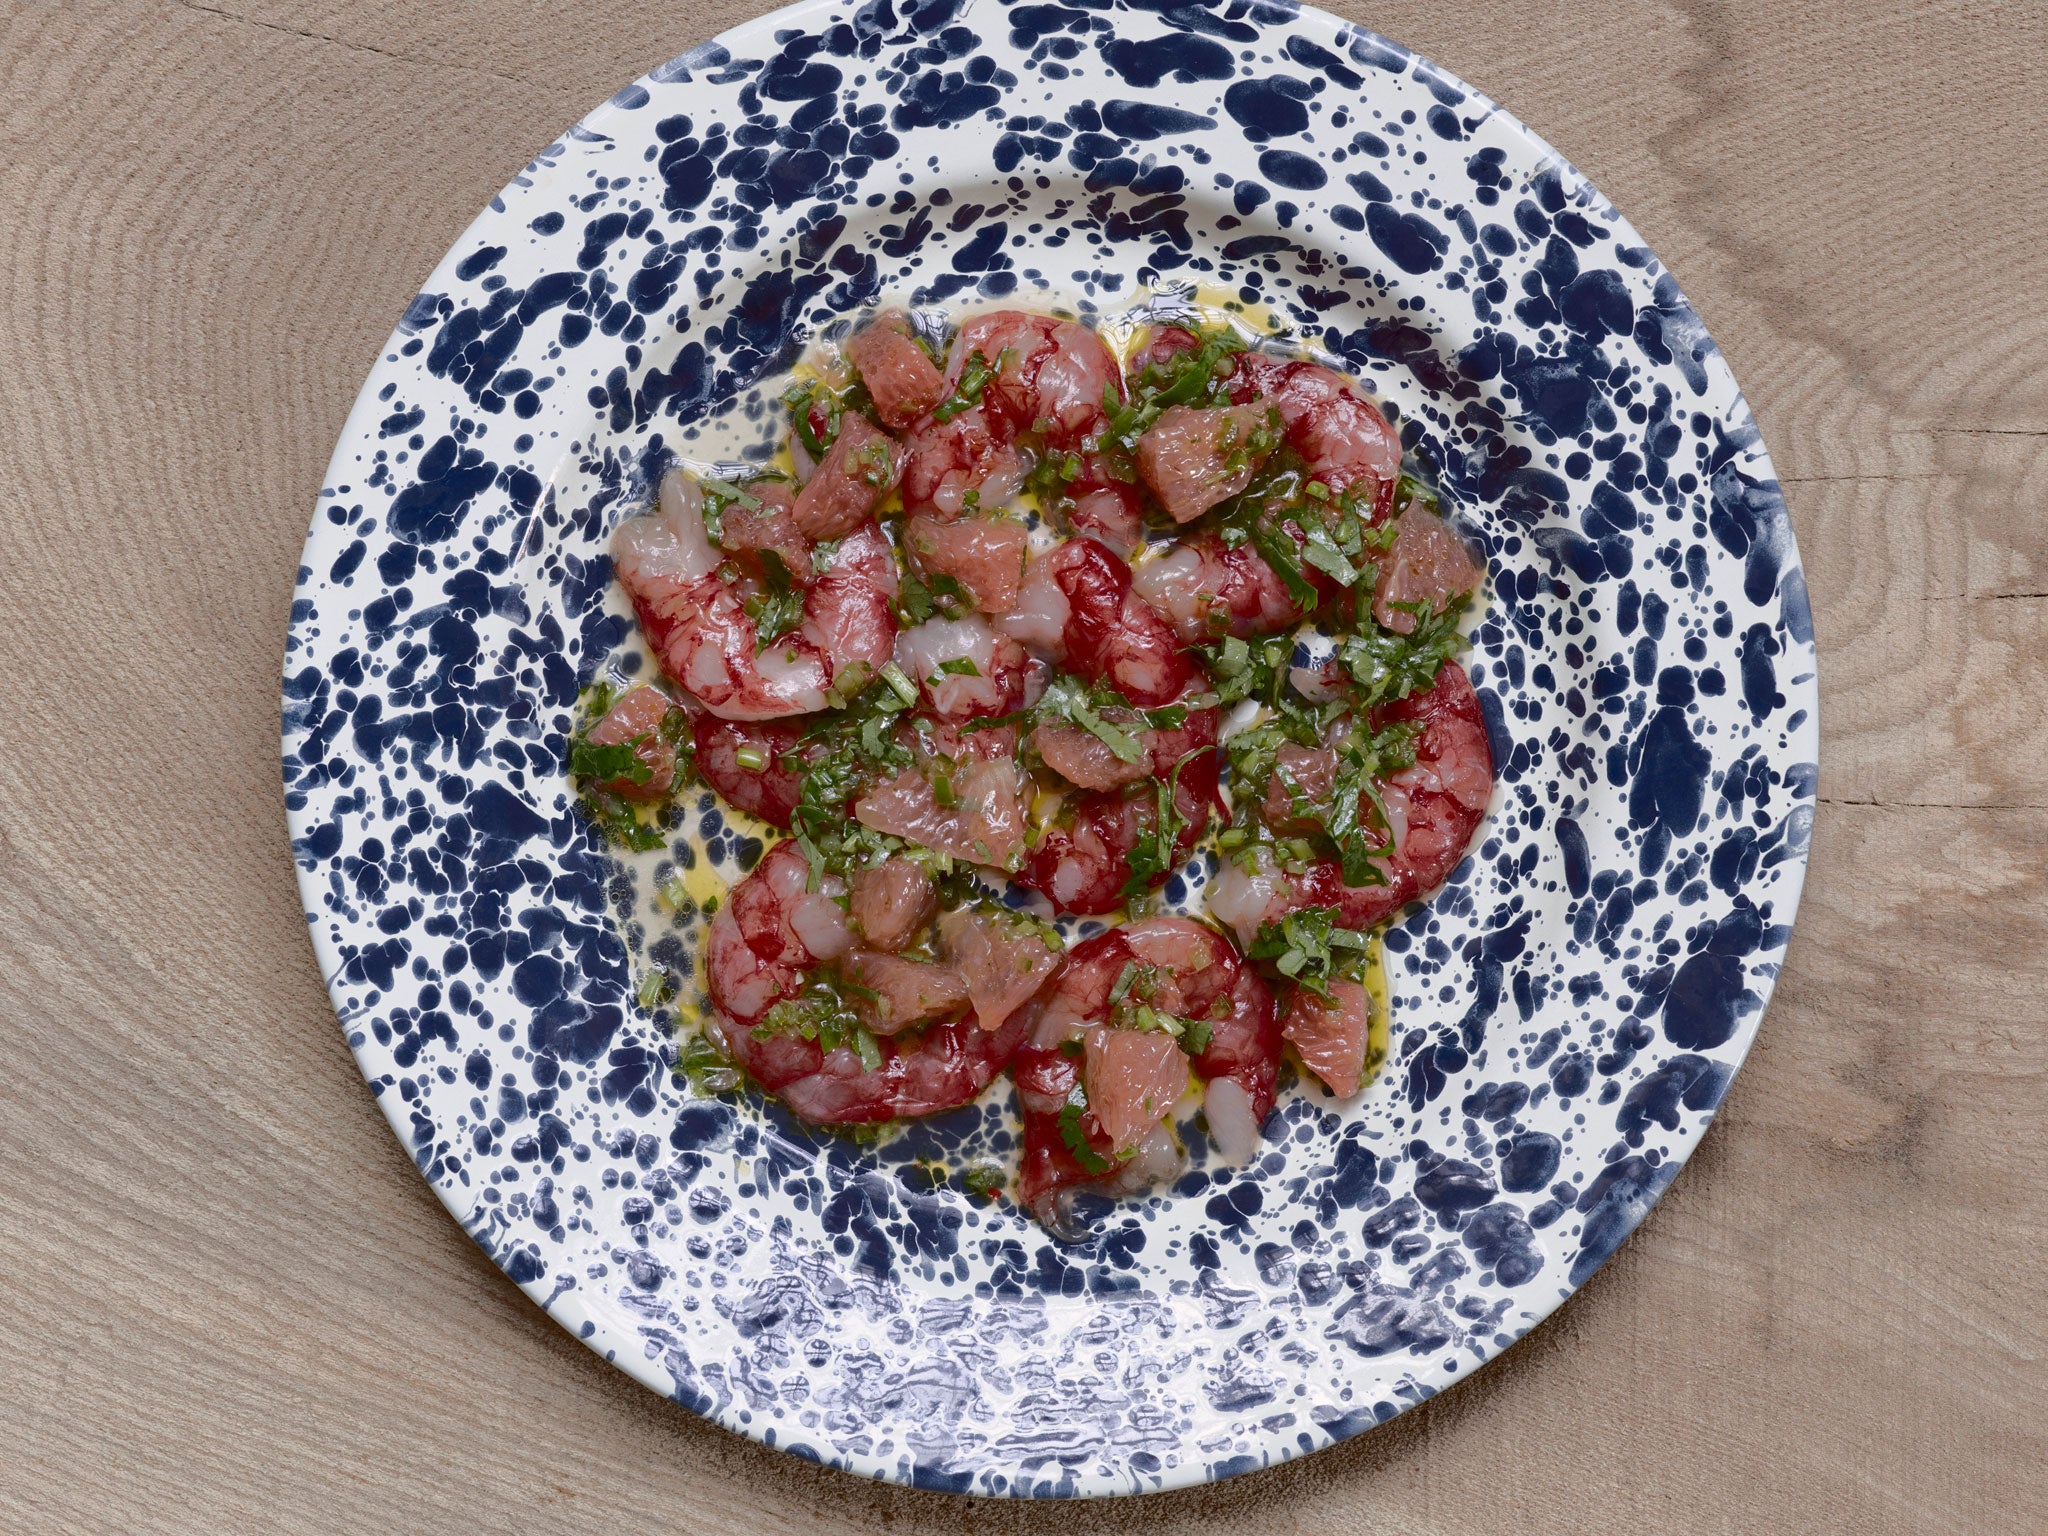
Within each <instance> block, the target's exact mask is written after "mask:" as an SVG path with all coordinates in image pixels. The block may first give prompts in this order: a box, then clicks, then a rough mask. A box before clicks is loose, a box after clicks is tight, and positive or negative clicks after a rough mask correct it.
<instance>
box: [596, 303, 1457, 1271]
mask: <svg viewBox="0 0 2048 1536" xmlns="http://www.w3.org/2000/svg"><path fill="white" fill-rule="evenodd" d="M1177 318H1178V319H1179V320H1180V321H1181V323H1163V322H1156V321H1155V322H1151V323H1136V322H1134V323H1132V324H1130V325H1127V326H1124V327H1122V328H1120V329H1114V330H1112V329H1111V328H1108V327H1105V328H1103V329H1097V328H1094V327H1091V326H1089V325H1085V324H1083V323H1081V322H1079V321H1076V320H1073V319H1063V318H1058V317H1056V316H1053V315H1049V314H1038V313H1030V312H1026V311H1023V310H1015V309H1010V310H1001V311H997V312H994V313H986V314H978V315H974V316H971V317H968V318H965V319H962V320H960V321H959V322H958V323H957V325H950V326H949V325H948V324H947V323H946V322H945V320H944V319H943V317H940V316H938V315H935V314H931V313H923V312H921V313H919V314H916V315H912V314H910V313H907V312H905V311H902V310H888V311H884V312H882V313H880V314H877V315H874V316H872V317H871V318H868V319H866V320H865V322H864V323H861V324H859V325H858V326H857V327H855V328H854V329H853V330H852V331H851V333H850V334H849V335H847V336H846V337H845V338H844V339H843V340H841V341H839V342H836V343H831V344H821V345H820V346H819V347H818V348H817V349H815V350H814V352H813V353H812V354H811V355H810V356H809V357H808V358H807V359H806V361H805V363H804V364H802V365H800V367H799V370H798V374H797V382H795V383H794V384H792V385H791V387H790V388H789V390H788V391H787V392H786V393H785V394H784V395H783V397H782V400H783V404H784V405H785V406H786V407H787V410H788V419H789V430H788V439H787V443H786V451H785V452H783V453H781V454H778V456H777V457H776V459H775V460H774V461H773V463H772V465H769V464H756V465H753V466H751V467H750V468H748V469H747V470H745V471H744V472H742V471H739V470H736V469H733V468H730V467H724V468H722V469H721V470H720V472H718V473H715V474H712V473H702V474H693V473H691V472H688V471H686V470H684V469H680V468H678V469H674V470H671V471H670V472H669V473H668V475H667V476H666V478H664V479H663V480H662V481H661V483H660V487H659V491H658V494H657V496H656V497H655V501H654V505H653V506H652V507H651V508H649V509H647V510H646V511H644V512H642V513H641V514H639V515H637V516H634V517H631V518H630V519H629V520H627V521H626V522H624V523H623V524H621V525H620V526H619V527H618V529H617V531H616V533H615V534H614V536H613V541H612V558H613V563H614V570H615V573H616V576H617V579H618V582H619V584H620V586H621V588H622V589H623V591H624V594H625V596H626V597H627V598H628V599H629V600H630V601H631V603H632V607H633V611H634V613H635V614H636V616H637V618H638V621H639V627H640V633H641V637H642V639H643V640H644V641H645V643H646V646H647V648H648V650H649V651H651V653H652V656H653V659H654V662H655V663H656V668H655V670H656V671H658V677H657V678H656V679H655V680H652V681H641V682H638V683H637V685H633V684H629V683H625V682H622V681H609V680H608V681H605V682H601V683H599V684H597V685H594V686H593V689H592V690H591V693H590V696H589V698H588V701H587V708H586V716H585V719H584V720H583V723H582V724H581V726H580V727H579V729H578V732H577V734H576V736H575V737H574V739H573V741H572V743H571V748H570V765H569V766H570V771H571V773H572V775H573V776H574V778H575V780H576V782H577V788H578V789H579V791H580V793H581V795H582V804H583V806H584V808H585V811H586V813H587V814H588V815H589V816H590V817H591V819H592V823H593V825H594V827H595V828H596V829H597V830H599V831H600V832H601V833H602V834H603V835H605V836H608V837H611V838H613V839H616V840H618V841H620V842H622V843H623V844H625V845H626V846H629V847H642V848H648V847H661V846H664V845H665V842H666V832H665V830H664V827H665V822H664V816H665V815H666V814H667V812H666V810H665V808H666V807H668V806H669V805H670V804H671V803H672V802H673V801H674V800H675V798H676V797H677V796H678V795H683V794H688V795H690V796H696V795H700V794H702V793H703V790H704V789H705V788H707V787H708V789H709V790H710V791H712V792H715V794H716V795H717V796H719V797H720V799H721V800H722V801H723V803H724V806H725V807H726V808H727V809H728V811H729V812H730V813H732V814H733V815H734V819H735V821H738V820H739V818H741V817H744V818H749V819H750V820H749V821H747V822H746V823H745V824H747V825H758V826H759V827H761V828H762V836H761V838H760V840H759V841H757V842H754V843H753V844H752V845H751V846H752V847H755V848H760V849H763V850H764V851H762V852H761V853H760V855H759V857H758V860H757V861H756V862H754V863H753V864H752V866H751V868H749V869H748V870H747V871H746V872H745V874H744V876H743V877H742V878H740V879H739V880H738V883H737V884H734V885H733V886H732V887H731V888H730V890H729V891H725V892H722V893H721V894H719V895H714V896H711V897H709V898H708V899H705V900H703V901H702V902H701V903H696V904H690V915H691V917H692V918H693V920H695V921H698V922H700V923H701V922H704V921H706V919H707V918H708V929H707V930H706V931H704V933H703V935H702V940H701V943H700V944H699V945H698V946H697V952H698V953H699V955H700V956H701V974H700V976H699V977H698V980H697V986H698V988H699V990H700V991H701V993H702V1001H703V1009H702V1023H701V1030H700V1035H699V1037H698V1038H693V1039H692V1040H690V1041H689V1042H688V1045H687V1047H686V1050H685V1053H684V1054H685V1058H686V1060H687V1061H688V1062H689V1063H690V1064H691V1065H692V1066H693V1068H696V1069H699V1070H700V1071H702V1070H703V1069H705V1068H707V1066H708V1067H709V1069H710V1070H709V1071H708V1072H706V1073H705V1074H704V1075H705V1080H708V1081H710V1082H711V1083H712V1084H713V1086H714V1087H717V1088H723V1089H727V1090H730V1089H733V1088H736V1087H737V1086H738V1085H740V1084H741V1083H743V1082H748V1081H750V1082H751V1083H753V1084H754V1085H756V1086H757V1087H758V1088H759V1089H760V1090H762V1091H764V1092H766V1093H768V1094H772V1095H774V1096H775V1097H777V1098H779V1099H781V1100H782V1101H783V1102H784V1103H785V1104H786V1105H787V1106H788V1107H789V1109H790V1110H791V1111H793V1112H794V1113H795V1114H796V1115H798V1116H800V1117H802V1118H803V1119H804V1120H806V1121H808V1122H811V1123H812V1124H815V1125H820V1126H863V1125H875V1124H878V1123H883V1122H889V1121H895V1120H900V1119H903V1118H905V1117H914V1116H924V1115H932V1114H937V1113H940V1112H942V1111H945V1110H949V1109H954V1108H957V1107H959V1106H961V1105H964V1104H966V1103H968V1102H970V1101H971V1100H973V1099H975V1098H976V1097H978V1096H979V1095H980V1094H981V1093H982V1092H983V1091H984V1090H985V1089H987V1088H988V1087H989V1085H990V1084H991V1083H992V1082H993V1081H994V1080H995V1079H996V1078H997V1077H998V1076H1000V1075H1002V1074H1004V1073H1008V1074H1010V1076H1011V1077H1012V1079H1013V1080H1014V1083H1015V1088H1016V1096H1017V1102H1018V1105H1019V1108H1020V1111H1021V1115H1022V1133H1021V1138H1020V1141H1021V1147H1022V1156H1021V1166H1019V1167H1018V1168H1017V1169H1016V1170H1015V1172H1014V1190H1015V1194H1016V1198H1017V1199H1018V1200H1019V1201H1020V1203H1021V1204H1023V1205H1024V1206H1025V1207H1027V1208H1028V1209H1029V1210H1030V1211H1031V1212H1032V1213H1033V1214H1034V1215H1035V1216H1036V1217H1037V1218H1038V1219H1039V1220H1040V1221H1041V1222H1042V1223H1043V1224H1044V1225H1045V1226H1046V1227H1047V1228H1048V1229H1049V1230H1051V1231H1052V1232H1053V1233H1055V1234H1056V1235H1059V1236H1072V1235H1074V1226H1073V1221H1074V1216H1073V1210H1072V1201H1073V1197H1074V1195H1075V1194H1076V1193H1077V1192H1080V1191H1084V1190H1085V1191H1089V1192H1092V1193H1094V1194H1097V1195H1102V1196H1108V1197H1114V1196H1118V1195H1128V1194H1135V1193H1138V1192H1140V1191H1143V1190H1145V1189H1148V1188H1150V1187H1151V1186H1153V1185H1155V1184H1158V1183H1160V1182H1162V1181H1164V1180H1169V1179H1171V1178H1172V1177H1173V1176H1174V1174H1175V1173H1176V1172H1177V1170H1178V1169H1179V1168H1180V1167H1181V1165H1182V1162H1183V1159H1184V1155H1185V1154H1184V1151H1183V1140H1182V1137H1183V1134H1184V1132H1183V1127H1182V1121H1183V1118H1185V1117H1190V1116H1193V1115H1195V1114H1197V1113H1199V1116H1200V1118H1201V1120H1202V1121H1203V1122H1205V1128H1206V1132H1207V1135H1208V1137H1209V1138H1210V1141H1211V1142H1212V1143H1213V1145H1214V1147H1215V1148H1216V1150H1217V1152H1218V1153H1219V1154H1220V1155H1221V1156H1222V1157H1224V1158H1226V1159H1230V1160H1244V1159H1247V1158H1249V1157H1251V1156H1252V1155H1253V1154H1254V1152H1255V1150H1256V1148H1257V1146H1258V1143H1259V1139H1260V1128H1261V1126H1262V1124H1263V1122H1264V1121H1265V1118H1266V1116H1267V1114H1268V1112H1269V1111H1270V1110H1271V1109H1272V1107H1273V1103H1274V1097H1275V1094H1276V1092H1277V1091H1278V1089H1279V1086H1280V1082H1281V1077H1282V1069H1283V1065H1285V1058H1287V1057H1288V1056H1289V1055H1290V1054H1291V1056H1292V1057H1293V1058H1294V1059H1295V1060H1296V1061H1298V1063H1299V1066H1300V1068H1301V1069H1302V1070H1303V1071H1305V1072H1306V1073H1307V1074H1311V1075H1312V1076H1313V1077H1314V1078H1315V1079H1316V1080H1318V1081H1319V1082H1320V1083H1321V1084H1322V1085H1323V1087H1324V1088H1325V1089H1327V1091H1328V1092H1329V1093H1331V1094H1333V1095H1335V1096H1336V1097H1338V1098H1340V1099H1342V1098H1349V1097H1352V1096H1354V1095H1356V1094H1358V1093H1359V1092H1360V1090H1361V1088H1362V1087H1363V1085H1364V1083H1365V1082H1366V1080H1367V1079H1368V1077H1369V1076H1370V1073H1371V1070H1372V1067H1373V1066H1374V1065H1375V1060H1374V1057H1375V1055H1376V1052H1375V1050H1374V1048H1373V1043H1372V1042H1373V1029H1372V1026H1373V1020H1374V1015H1375V1008H1376V1001H1375V997H1374V993H1373V988H1372V985H1371V981H1372V974H1371V970H1372V966H1373V964H1374V958H1375V954H1376V950H1375V937H1374V932H1375V929H1376V928H1377V927H1378V926H1379V925H1381V924H1383V923H1385V922H1386V921H1387V920H1388V919H1389V918H1391V917H1393V916H1394V915H1395V914H1396V913H1398V912H1399V911H1400V910H1401V909H1402V908H1403V907H1405V906H1406V905H1407V904H1408V903H1410V902H1412V901H1415V900H1417V899H1419V898H1422V897H1426V896H1427V895H1429V894H1430V892H1431V891H1433V890H1434V889H1435V888H1436V887H1437V886H1438V885H1440V884H1441V883H1442V882H1443V881H1444V880H1445V879H1446V878H1447V877H1448V876H1449V875H1450V874H1451V872H1452V871H1453V870H1454V869H1455V868H1456V866H1457V865H1458V863H1459V862H1460V860H1462V859H1463V858H1464V856H1465V853H1466V850H1467V848H1468V847H1469V846H1470V844H1471V842H1472V840H1473V836H1474V833H1475V831H1476V829H1477V828H1478V826H1479V824H1480V821H1481V820H1482V818H1483V816H1484V814H1485V811H1486V806H1487V802H1488V799H1489V797H1490V795H1491V793H1492V790H1493V776H1494V767H1493V762H1492V758H1491V754H1490V750H1489V747H1488V738H1487V733H1486V729H1485V724H1484V720H1483V717H1482V714H1481V710H1480V705H1479V701H1478V698H1477V696H1476V695H1475V693H1474V691H1473V688H1472V684H1471V681H1470V680H1469V678H1468V677H1467V676H1466V673H1465V671H1464V669H1463V667H1461V666H1460V665H1459V663H1458V661H1457V660H1456V659H1455V658H1456V653H1457V651H1458V650H1459V648H1460V646H1461V644H1462V641H1461V636H1460V630H1459V624H1460V619H1461V616H1462V615H1463V614H1464V612H1465V610H1466V609H1467V608H1468V606H1469V603H1470V598H1471V595H1472V594H1473V592H1474V591H1475V590H1476V589H1477V587H1478V586H1479V585H1480V583H1481V580H1482V578H1483V575H1484V572H1483V568H1482V566H1481V564H1480V562H1479V561H1478V559H1477V558H1475V555H1474V553H1473V551H1472V549H1471V547H1470V546H1469V545H1468V544H1467V542H1466V541H1465V539H1463V538H1462V537H1461V536H1460V535H1459V534H1458V533H1457V532H1456V530H1455V529H1454V528H1453V527H1452V525H1451V524H1450V523H1449V522H1448V521H1447V520H1446V518H1445V517H1444V515H1443V513H1442V510H1441V508H1440V507H1439V505H1438V501H1437V498H1436V497H1435V495H1433V494H1432V493H1431V492H1430V491H1429V490H1428V489H1427V488H1426V487H1425V485H1424V484H1423V483H1421V482H1420V481H1419V480H1417V479H1415V478H1411V477H1410V476H1409V475H1407V474H1404V472H1403V468H1402V450H1401V443H1400V439H1399V437H1398V436H1397V434H1396V433H1395V431H1394V430H1393V428H1392V427H1391V426H1390V425H1389V423H1388V421H1387V419H1386V418H1385V416H1384V415H1382V413H1381V412H1380V410H1379V409H1378V408H1377V407H1376V406H1375V405H1374V403H1373V401H1372V400H1371V398H1370V397H1369V396H1368V395H1367V394H1366V393H1365V392H1364V391H1363V390H1362V389H1361V388H1360V387H1359V386H1358V385H1357V384H1355V383H1354V382H1353V381H1352V380H1350V379H1348V378H1347V377H1345V376H1344V375H1342V374H1341V373H1339V372H1337V371H1335V370H1333V369H1332V368H1330V367H1327V366H1325V365H1323V364H1322V363H1320V362H1317V361H1315V360H1313V359H1311V358H1309V357H1306V356H1302V355H1296V354H1293V353H1290V352H1288V351H1287V350H1285V349H1284V348H1282V347H1281V346H1280V345H1279V344H1278V343H1277V342H1276V341H1275V340H1274V338H1271V337H1262V336H1257V335H1254V334H1253V333H1251V332H1250V331H1248V330H1247V329H1245V328H1244V327H1243V326H1242V325H1241V324H1240V323H1237V322H1235V321H1233V320H1231V319H1230V318H1228V317H1226V316H1220V315H1218V316H1208V315H1206V314H1204V313H1203V312H1194V313H1192V314H1190V315H1188V316H1184V317H1177ZM771 829H772V830H771ZM1187 872H1197V873H1199V875H1200V876H1201V878H1199V879H1188V878H1181V876H1183V875H1184V874H1186V873H1187ZM1169 886H1170V887H1171V890H1170V891H1169ZM1187 892H1193V893H1195V894H1194V895H1193V897H1192V898H1191V899H1190V900H1185V901H1184V900H1180V899H1179V894H1178V893H1187ZM1169 894H1174V896H1175V899H1174V900H1173V901H1172V902H1169V901H1168V900H1167V899H1166V897H1167V896H1168V895H1169ZM1069 934H1071V935H1073V936H1074V941H1073V942H1071V943H1070V942H1069V941H1068V938H1067V937H1066V935H1069ZM676 981H677V984H679V985H682V986H684V987H686V988H687V987H688V986H689V985H690V984H691V983H690V982H689V981H688V979H687V978H677V979H676ZM666 984H667V983H666V981H665V980H664V979H662V978H656V979H655V987H656V991H655V993H653V994H652V995H650V993H649V992H648V991H647V989H645V988H643V990H642V996H641V1000H642V1002H643V1003H651V1002H652V1001H653V1000H654V999H655V998H656V997H658V996H659V995H660V988H661V987H662V986H664V985H666Z"/></svg>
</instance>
